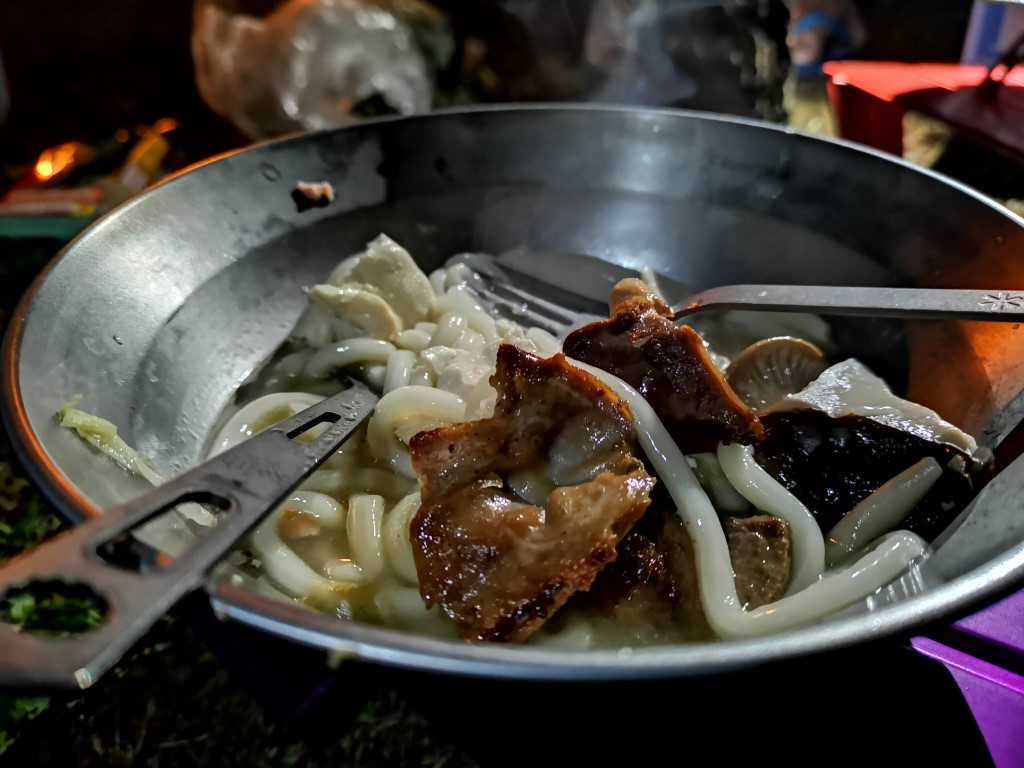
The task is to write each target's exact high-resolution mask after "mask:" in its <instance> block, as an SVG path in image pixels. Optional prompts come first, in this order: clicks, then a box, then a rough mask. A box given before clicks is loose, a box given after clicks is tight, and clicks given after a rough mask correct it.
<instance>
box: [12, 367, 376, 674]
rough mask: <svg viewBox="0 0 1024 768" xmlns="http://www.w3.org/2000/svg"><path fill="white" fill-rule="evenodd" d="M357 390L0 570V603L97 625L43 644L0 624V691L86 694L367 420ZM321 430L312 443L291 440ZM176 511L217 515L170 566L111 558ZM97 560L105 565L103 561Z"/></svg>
mask: <svg viewBox="0 0 1024 768" xmlns="http://www.w3.org/2000/svg"><path fill="white" fill-rule="evenodd" d="M377 400H378V398H377V395H376V394H374V393H373V392H372V391H370V390H369V389H368V388H367V387H366V386H364V385H363V384H361V383H358V382H355V381H353V382H352V386H350V387H349V388H348V389H346V390H344V391H343V392H341V393H339V394H337V395H335V396H333V397H331V398H328V399H326V400H323V401H322V402H320V403H317V404H316V405H313V406H312V407H310V408H308V409H306V410H304V411H302V412H301V413H299V414H296V415H295V416H292V417H291V418H289V419H286V420H285V421H283V422H281V423H280V424H277V425H275V426H273V427H271V428H269V429H267V430H265V431H264V432H261V433H260V434H258V435H256V436H254V437H252V438H251V439H249V440H247V441H245V442H243V443H240V444H239V445H237V446H235V447H233V448H231V449H229V450H227V451H225V452H223V453H221V454H219V455H217V456H215V457H214V458H212V459H210V460H209V461H207V462H205V463H203V464H201V465H199V466H197V467H195V468H193V469H190V470H188V471H186V472H184V473H183V474H181V475H180V476H178V477H177V478H174V479H173V480H171V481H169V482H167V483H165V484H164V485H161V486H159V487H157V488H154V489H153V490H152V491H151V492H149V493H146V494H144V495H143V496H141V497H139V498H137V499H134V500H131V501H128V502H127V503H125V504H122V505H120V506H118V507H115V508H113V509H111V510H109V511H107V512H105V513H104V514H102V515H99V516H97V517H95V518H93V519H91V520H89V521H88V522H86V523H84V524H82V525H79V526H77V527H76V528H73V529H71V530H69V531H67V532H66V533H63V534H60V535H58V536H57V537H55V538H54V539H52V540H51V541H49V542H46V543H45V544H43V545H41V546H39V547H37V548H35V549H33V550H31V551H29V552H27V553H25V554H24V555H21V556H19V557H16V558H14V559H12V560H11V561H9V562H8V563H7V564H5V565H4V567H3V568H0V594H2V595H4V596H8V597H10V596H12V595H15V594H17V593H19V592H24V591H29V592H32V591H33V590H42V589H51V590H54V591H59V592H61V593H63V594H65V595H68V596H72V595H75V594H85V595H87V596H91V597H94V598H95V599H96V602H97V603H98V604H99V605H100V606H101V607H102V608H103V617H102V618H103V623H102V624H101V625H100V626H98V627H96V628H95V629H90V630H87V631H85V632H81V633H77V634H63V635H45V634H40V633H33V632H28V631H24V630H22V629H20V628H18V627H15V626H13V625H3V624H0V686H10V687H17V686H25V687H39V686H45V687H59V688H73V687H80V688H87V687H89V686H90V685H92V683H94V682H95V681H96V680H97V679H98V678H99V677H100V675H102V674H103V673H104V672H106V671H107V670H109V669H110V668H111V667H112V666H113V665H114V664H116V663H117V661H118V660H119V659H120V658H121V657H122V656H123V655H124V654H125V653H126V652H127V651H128V649H129V648H130V647H131V646H132V644H133V643H134V642H135V641H136V640H137V639H138V638H139V637H141V636H142V635H143V634H144V633H145V632H146V631H147V630H148V629H149V628H150V627H151V626H152V625H153V624H154V623H155V622H156V621H157V619H159V618H160V616H162V615H163V614H164V613H166V612H167V611H168V610H169V609H170V608H171V606H172V605H174V604H175V603H176V602H177V601H178V600H179V599H180V598H181V597H183V596H184V595H185V594H187V593H188V592H191V591H192V590H194V589H196V588H197V587H199V586H200V585H201V584H202V583H203V582H204V580H205V579H206V575H207V573H208V571H209V570H210V569H211V568H213V566H214V565H216V564H217V562H218V561H220V559H221V558H222V557H223V556H224V555H225V554H226V553H227V551H228V550H229V549H230V548H231V547H232V546H233V545H234V544H235V542H237V541H238V540H239V539H240V538H241V537H242V536H243V535H245V533H246V532H247V531H248V530H249V529H250V528H252V527H253V526H254V525H256V523H258V522H259V521H260V519H261V518H262V517H263V516H264V515H266V514H267V513H268V512H269V511H270V510H272V509H273V508H274V507H276V506H277V505H278V504H279V503H280V502H281V501H282V500H283V499H284V498H285V497H286V496H287V494H288V493H289V492H291V490H292V489H293V488H295V486H297V485H298V484H299V483H300V482H301V481H302V479H303V478H304V477H306V476H307V475H308V474H309V473H310V472H312V471H313V470H314V469H315V468H316V467H317V466H318V465H319V464H321V463H322V462H323V461H324V460H325V459H326V458H327V457H328V456H330V455H331V454H332V453H333V452H334V451H335V450H337V449H338V448H339V447H340V446H341V445H342V443H344V442H345V440H346V439H348V437H349V436H350V435H351V434H352V433H353V432H354V431H355V430H356V429H357V428H358V427H359V426H360V425H361V424H362V423H363V422H364V421H366V419H367V418H369V416H370V414H371V413H372V412H373V408H374V406H375V405H376V403H377ZM325 422H330V423H331V424H332V426H330V427H329V428H328V429H326V430H325V431H324V432H323V434H321V435H320V436H319V437H318V438H316V439H315V440H312V441H310V442H299V441H297V440H294V439H293V438H295V437H298V436H299V435H301V434H303V433H304V432H306V431H307V430H309V429H310V428H312V427H313V426H316V425H318V424H323V423H325ZM185 502H198V503H201V504H208V505H212V506H214V507H217V508H218V509H220V510H221V514H220V515H218V517H217V522H216V523H215V525H213V526H212V527H211V528H210V529H209V531H208V532H207V533H206V535H204V536H202V537H201V538H199V539H198V541H197V542H196V543H195V544H194V545H193V546H192V547H191V548H190V549H189V550H188V551H187V552H185V553H184V554H183V555H181V556H180V557H179V558H177V559H174V560H171V559H170V558H168V557H167V556H166V555H163V554H160V553H156V555H155V557H153V558H147V560H152V562H147V563H146V566H147V567H145V568H142V569H136V568H134V567H126V566H125V565H123V564H117V562H116V561H115V560H114V558H113V557H112V556H111V555H110V552H111V548H112V547H113V546H114V545H116V544H117V543H118V542H122V543H123V542H125V541H126V540H128V539H126V537H128V536H130V534H131V531H132V530H134V529H136V528H138V527H139V526H140V525H142V524H143V523H145V522H147V521H149V520H151V519H153V518H154V517H156V516H157V515H159V514H161V513H163V512H167V511H169V510H171V509H173V508H174V507H176V506H177V505H179V504H182V503H185ZM105 557H106V558H107V559H105Z"/></svg>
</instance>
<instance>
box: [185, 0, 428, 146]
mask: <svg viewBox="0 0 1024 768" xmlns="http://www.w3.org/2000/svg"><path fill="white" fill-rule="evenodd" d="M233 5H234V6H235V7H232V6H231V5H229V4H228V2H227V0H196V5H195V25H194V29H193V33H192V55H193V58H194V60H195V68H196V84H197V86H198V89H199V92H200V94H201V95H202V97H203V100H204V101H206V103H207V104H208V105H209V106H210V108H211V109H213V110H214V111H215V112H216V113H217V114H219V115H221V116H222V117H225V118H227V119H228V120H230V121H231V122H232V123H234V124H235V125H236V126H237V127H238V129H239V130H241V131H242V132H243V133H244V134H246V135H247V136H249V137H250V138H252V139H263V138H269V137H273V136H279V135H281V134H285V133H291V132H294V131H299V130H316V129H321V128H330V127H334V126H338V125H343V124H345V123H347V122H350V121H352V120H353V119H354V118H355V117H356V116H358V115H361V114H367V113H370V114H375V113H380V112H397V113H400V114H405V115H408V114H415V113H418V112H426V111H427V110H429V109H430V107H431V105H432V101H433V94H434V85H433V82H434V81H433V76H432V66H431V63H430V62H429V61H428V59H427V56H426V55H425V54H424V52H423V49H422V48H421V47H420V45H419V44H418V43H417V40H416V35H415V34H414V30H413V25H414V24H421V25H426V26H430V25H431V24H433V25H434V26H436V27H441V26H443V25H444V17H443V16H442V15H441V14H439V13H437V12H436V11H435V10H434V9H433V8H432V6H429V5H428V4H426V3H422V2H418V1H417V0H393V1H389V0H380V1H379V2H363V1H362V0H288V2H285V3H284V4H282V5H279V6H278V7H277V8H275V9H274V10H272V11H271V12H270V13H268V14H267V15H265V16H263V17H262V18H261V17H260V16H257V15H252V14H251V13H249V12H246V9H245V8H239V7H237V6H238V5H239V4H238V3H234V4H233ZM263 5H264V6H266V5H267V4H266V3H263ZM433 53H434V54H435V55H437V56H441V57H443V56H444V55H445V51H444V45H443V43H442V44H440V45H437V46H435V48H434V50H433Z"/></svg>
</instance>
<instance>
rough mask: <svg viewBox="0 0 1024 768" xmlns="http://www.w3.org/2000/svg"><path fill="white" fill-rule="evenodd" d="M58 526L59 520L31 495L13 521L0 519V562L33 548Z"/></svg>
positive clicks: (38, 499) (36, 496)
mask: <svg viewBox="0 0 1024 768" xmlns="http://www.w3.org/2000/svg"><path fill="white" fill-rule="evenodd" d="M60 525H61V521H60V518H58V517H57V516H56V515H55V514H54V513H53V511H52V510H51V509H50V508H49V507H48V506H47V505H46V504H44V503H43V500H42V499H41V498H40V497H39V496H38V494H35V493H33V494H32V495H31V497H30V498H29V500H28V502H27V503H25V504H24V510H23V511H22V512H21V514H19V515H18V516H17V517H15V518H14V519H7V520H3V519H0V560H6V559H7V558H10V557H14V556H15V555H17V554H20V553H21V552H24V551H25V550H26V549H29V548H30V547H34V546H35V545H36V544H38V543H39V542H41V541H42V540H43V539H45V538H46V537H47V536H48V535H49V534H50V533H52V532H53V531H55V530H57V529H58V528H59V527H60Z"/></svg>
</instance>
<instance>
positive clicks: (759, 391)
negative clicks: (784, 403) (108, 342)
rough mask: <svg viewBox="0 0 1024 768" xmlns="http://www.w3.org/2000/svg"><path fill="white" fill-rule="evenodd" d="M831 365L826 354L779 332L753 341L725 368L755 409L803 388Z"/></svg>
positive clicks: (734, 383) (730, 384)
mask: <svg viewBox="0 0 1024 768" xmlns="http://www.w3.org/2000/svg"><path fill="white" fill-rule="evenodd" d="M826 368H828V363H827V362H826V360H825V354H824V353H823V352H822V351H821V350H820V349H819V348H818V347H817V346H815V345H814V344H812V343H811V342H809V341H804V340H803V339H798V338H795V337H793V336H777V337H775V338H773V339H764V340H763V341H758V342H756V343H754V344H751V345H750V346H749V347H747V348H746V349H745V350H743V351H742V352H741V353H740V354H739V355H737V356H736V359H735V360H733V361H732V363H731V364H730V365H729V368H728V369H727V370H726V372H725V379H726V381H728V382H729V386H731V387H732V388H733V391H734V392H736V394H737V395H739V398H740V400H742V401H743V402H744V403H745V404H746V405H747V406H748V407H749V408H750V409H751V410H753V411H754V412H755V413H760V412H761V411H763V410H764V409H765V408H767V407H768V406H770V405H772V404H773V403H775V402H776V401H778V400H780V399H781V398H783V397H785V396H786V395H791V394H793V393H795V392H799V391H801V390H802V389H803V388H804V387H806V386H807V385H808V384H810V383H811V382H812V381H814V380H815V379H816V378H818V376H820V375H821V373H822V372H823V371H824V370H825V369H826Z"/></svg>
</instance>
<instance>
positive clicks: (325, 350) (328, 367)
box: [306, 338, 395, 379]
mask: <svg viewBox="0 0 1024 768" xmlns="http://www.w3.org/2000/svg"><path fill="white" fill-rule="evenodd" d="M394 351H395V345H394V344H391V343H390V342H387V341H381V340H380V339H367V338H357V339H347V340H346V341H343V342H341V343H340V344H336V345H328V346H325V347H321V348H320V349H318V350H317V351H316V353H314V355H313V356H312V357H311V358H310V360H309V362H308V363H306V374H307V375H308V376H312V377H313V378H317V379H322V378H324V377H325V376H328V375H330V374H332V373H334V372H335V371H336V370H338V369H339V368H344V367H345V366H347V365H354V364H356V363H387V361H388V357H390V356H391V354H392V353H393V352H394Z"/></svg>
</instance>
